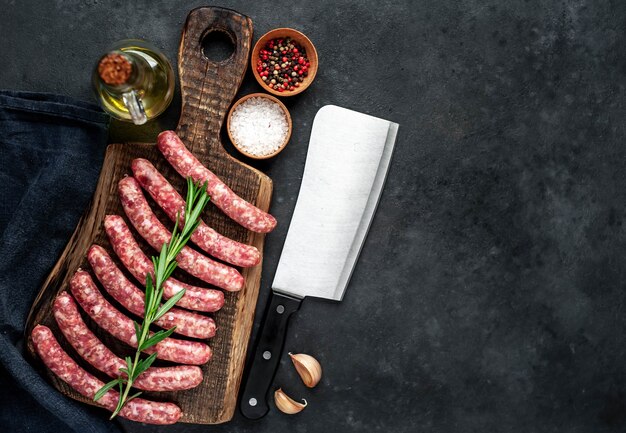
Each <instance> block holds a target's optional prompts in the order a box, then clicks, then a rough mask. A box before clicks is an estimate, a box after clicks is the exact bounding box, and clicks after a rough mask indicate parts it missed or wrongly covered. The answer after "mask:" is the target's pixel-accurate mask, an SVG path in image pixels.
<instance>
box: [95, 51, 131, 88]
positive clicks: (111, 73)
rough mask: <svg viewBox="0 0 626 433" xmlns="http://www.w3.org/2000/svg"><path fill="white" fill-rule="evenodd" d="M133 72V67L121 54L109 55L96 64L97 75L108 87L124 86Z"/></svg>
mask: <svg viewBox="0 0 626 433" xmlns="http://www.w3.org/2000/svg"><path fill="white" fill-rule="evenodd" d="M132 72H133V65H132V64H131V63H130V61H129V60H128V58H127V57H126V56H124V55H123V54H119V53H109V54H107V55H106V56H104V57H103V58H102V59H101V60H100V63H99V64H98V74H99V75H100V78H101V79H102V81H104V82H105V83H106V84H108V85H110V86H119V85H121V84H124V83H126V82H127V81H128V79H129V78H130V75H131V73H132Z"/></svg>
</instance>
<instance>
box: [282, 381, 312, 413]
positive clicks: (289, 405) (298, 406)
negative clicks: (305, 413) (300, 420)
mask: <svg viewBox="0 0 626 433" xmlns="http://www.w3.org/2000/svg"><path fill="white" fill-rule="evenodd" d="M302 401H303V402H304V403H299V402H297V401H295V400H293V399H292V398H291V397H289V396H288V395H287V394H285V391H283V390H282V389H281V388H278V389H277V390H276V391H274V403H275V404H276V407H277V408H278V410H280V411H281V412H283V413H286V414H289V415H293V414H294V413H298V412H301V411H302V409H304V408H305V407H306V405H307V402H306V400H305V399H302Z"/></svg>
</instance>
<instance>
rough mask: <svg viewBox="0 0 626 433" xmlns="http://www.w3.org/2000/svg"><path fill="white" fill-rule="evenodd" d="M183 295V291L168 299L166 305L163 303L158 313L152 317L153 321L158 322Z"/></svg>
mask: <svg viewBox="0 0 626 433" xmlns="http://www.w3.org/2000/svg"><path fill="white" fill-rule="evenodd" d="M184 295H185V292H184V291H182V290H181V291H180V292H178V293H176V294H175V295H174V296H172V297H171V298H169V299H168V300H167V302H166V303H164V304H163V305H162V306H161V308H160V309H159V311H157V312H156V314H155V315H154V320H159V319H160V318H161V317H163V315H164V314H165V313H167V312H168V311H169V310H170V309H171V308H172V307H173V306H174V305H176V303H177V302H178V301H179V300H180V298H182V297H183V296H184Z"/></svg>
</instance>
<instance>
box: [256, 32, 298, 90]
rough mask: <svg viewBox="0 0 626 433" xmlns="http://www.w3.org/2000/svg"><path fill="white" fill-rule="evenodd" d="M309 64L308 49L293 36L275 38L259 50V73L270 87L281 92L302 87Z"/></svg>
mask: <svg viewBox="0 0 626 433" xmlns="http://www.w3.org/2000/svg"><path fill="white" fill-rule="evenodd" d="M309 66H310V63H309V59H308V58H307V55H306V50H305V49H304V47H302V46H300V44H298V43H297V42H296V41H293V40H292V39H291V38H274V39H272V40H270V41H268V42H267V43H266V44H265V46H264V47H263V48H261V49H260V50H259V60H258V62H257V73H258V74H259V76H260V77H261V78H262V79H263V81H264V82H265V83H266V84H267V85H268V86H269V87H270V88H273V89H275V90H278V91H279V92H282V91H293V90H294V89H295V88H296V87H300V83H302V81H303V80H304V77H306V76H307V75H308V68H309ZM270 72H271V75H272V78H271V80H270V77H268V76H269V75H270Z"/></svg>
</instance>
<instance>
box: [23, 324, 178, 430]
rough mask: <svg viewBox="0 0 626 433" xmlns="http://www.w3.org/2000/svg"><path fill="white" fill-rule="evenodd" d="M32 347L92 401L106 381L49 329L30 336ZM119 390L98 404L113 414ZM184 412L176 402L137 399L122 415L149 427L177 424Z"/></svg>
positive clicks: (48, 364)
mask: <svg viewBox="0 0 626 433" xmlns="http://www.w3.org/2000/svg"><path fill="white" fill-rule="evenodd" d="M31 338H32V341H33V345H34V346H35V350H36V351H37V354H38V355H39V357H40V358H41V360H42V361H43V363H44V364H46V366H47V367H48V368H49V369H50V370H52V371H53V372H54V374H56V375H57V376H58V377H59V379H61V380H62V381H63V382H65V383H67V384H68V385H69V386H71V387H72V388H73V389H75V390H76V391H77V392H78V393H80V394H81V395H84V396H85V397H87V398H93V397H94V396H95V395H96V392H98V390H99V389H100V388H102V387H103V386H104V382H102V381H100V380H99V379H97V378H96V377H95V376H93V375H91V374H89V373H88V372H86V371H85V370H83V369H82V368H81V367H80V366H79V365H78V364H76V362H74V360H73V359H72V358H70V357H69V355H68V354H67V353H66V352H65V351H64V350H63V349H62V348H61V346H60V345H59V342H58V341H57V340H56V339H55V338H54V335H53V334H52V331H51V330H50V328H47V327H45V326H42V325H37V326H35V328H34V329H33V332H32V333H31ZM119 397H120V395H119V393H118V392H117V391H112V390H111V391H108V392H107V393H106V394H105V395H104V396H103V397H102V398H101V399H99V400H98V401H97V402H96V403H97V404H99V405H100V406H103V407H105V408H106V409H108V410H110V411H111V412H113V411H114V410H115V407H116V406H117V401H118V400H119ZM181 415H182V412H181V410H180V408H179V407H178V406H176V405H175V404H173V403H161V402H156V401H150V400H144V399H143V398H134V399H132V400H131V401H129V402H128V403H127V404H126V406H125V407H124V408H123V409H122V410H121V412H120V416H122V417H124V418H128V419H130V420H132V421H137V422H145V423H148V424H174V423H175V422H176V421H178V419H179V418H180V416H181Z"/></svg>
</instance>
